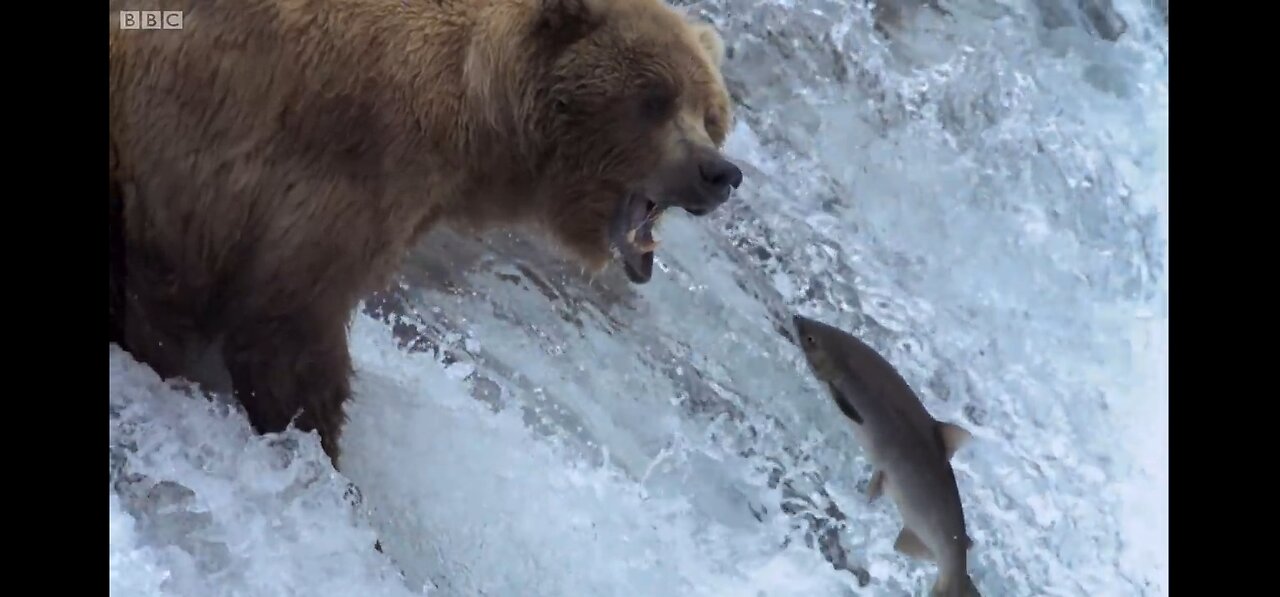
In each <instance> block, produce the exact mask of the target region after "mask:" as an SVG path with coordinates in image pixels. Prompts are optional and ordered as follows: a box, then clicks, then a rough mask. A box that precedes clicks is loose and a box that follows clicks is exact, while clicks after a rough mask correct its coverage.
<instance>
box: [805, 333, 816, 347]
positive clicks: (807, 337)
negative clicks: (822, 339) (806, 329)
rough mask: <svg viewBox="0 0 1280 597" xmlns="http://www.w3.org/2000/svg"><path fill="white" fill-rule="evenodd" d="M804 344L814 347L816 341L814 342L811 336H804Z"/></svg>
mask: <svg viewBox="0 0 1280 597" xmlns="http://www.w3.org/2000/svg"><path fill="white" fill-rule="evenodd" d="M804 343H805V344H808V345H809V346H814V345H816V344H817V343H818V341H817V340H815V339H814V338H813V336H812V335H811V334H805V336H804Z"/></svg>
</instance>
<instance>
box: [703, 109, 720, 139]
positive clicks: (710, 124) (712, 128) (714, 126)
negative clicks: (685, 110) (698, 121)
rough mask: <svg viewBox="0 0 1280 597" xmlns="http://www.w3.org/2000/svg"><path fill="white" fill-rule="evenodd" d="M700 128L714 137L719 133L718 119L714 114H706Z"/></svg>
mask: <svg viewBox="0 0 1280 597" xmlns="http://www.w3.org/2000/svg"><path fill="white" fill-rule="evenodd" d="M702 126H703V127H705V128H706V129H707V132H708V133H710V134H712V135H715V134H716V133H717V132H719V131H720V117H719V116H716V115H715V114H711V113H708V114H707V116H706V118H705V119H703V121H702Z"/></svg>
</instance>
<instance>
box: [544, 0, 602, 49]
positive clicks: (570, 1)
mask: <svg viewBox="0 0 1280 597" xmlns="http://www.w3.org/2000/svg"><path fill="white" fill-rule="evenodd" d="M535 3H536V6H537V11H538V14H537V16H536V17H535V18H534V25H533V36H534V37H535V38H536V39H537V40H538V41H540V42H543V43H545V44H547V46H548V47H549V48H551V49H553V50H560V49H562V48H564V47H565V46H568V45H570V44H572V43H574V42H576V41H578V40H580V39H582V38H584V37H586V36H587V35H589V34H590V33H591V32H592V31H594V30H595V29H596V27H599V26H600V24H601V23H602V22H604V19H603V18H602V16H601V14H600V0H535Z"/></svg>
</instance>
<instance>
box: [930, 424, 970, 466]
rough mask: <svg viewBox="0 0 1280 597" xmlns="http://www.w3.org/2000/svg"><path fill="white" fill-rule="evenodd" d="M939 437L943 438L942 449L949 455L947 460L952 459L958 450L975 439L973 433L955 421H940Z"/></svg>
mask: <svg viewBox="0 0 1280 597" xmlns="http://www.w3.org/2000/svg"><path fill="white" fill-rule="evenodd" d="M938 439H940V440H942V449H943V452H944V453H945V454H946V455H947V460H951V457H952V456H954V455H955V453H956V451H957V450H959V449H960V448H961V447H963V446H964V445H965V444H967V443H969V440H971V439H973V434H972V433H969V430H967V429H965V428H964V427H961V426H959V425H956V424H955V423H947V422H944V421H938Z"/></svg>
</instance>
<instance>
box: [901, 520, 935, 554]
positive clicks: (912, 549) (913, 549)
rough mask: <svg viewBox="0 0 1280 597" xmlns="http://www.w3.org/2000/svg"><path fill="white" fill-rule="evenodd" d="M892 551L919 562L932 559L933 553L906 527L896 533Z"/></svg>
mask: <svg viewBox="0 0 1280 597" xmlns="http://www.w3.org/2000/svg"><path fill="white" fill-rule="evenodd" d="M893 550H894V551H896V552H898V553H902V554H906V555H909V556H911V557H913V558H918V559H921V560H932V559H933V552H931V551H929V548H928V547H925V544H924V542H923V541H921V540H920V537H919V536H917V535H916V534H915V533H913V532H911V529H910V528H908V527H902V532H900V533H898V538H897V540H895V541H894V542H893Z"/></svg>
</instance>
